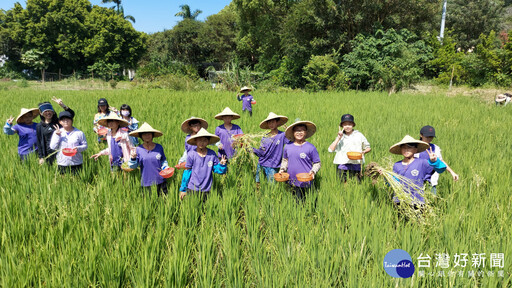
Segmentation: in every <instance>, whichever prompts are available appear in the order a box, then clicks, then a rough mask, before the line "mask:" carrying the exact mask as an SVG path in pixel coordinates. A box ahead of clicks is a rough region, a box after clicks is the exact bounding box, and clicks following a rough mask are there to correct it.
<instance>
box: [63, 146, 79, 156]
mask: <svg viewBox="0 0 512 288" xmlns="http://www.w3.org/2000/svg"><path fill="white" fill-rule="evenodd" d="M76 152H77V151H76V148H64V149H62V154H64V156H68V157H73V156H75V155H76Z"/></svg>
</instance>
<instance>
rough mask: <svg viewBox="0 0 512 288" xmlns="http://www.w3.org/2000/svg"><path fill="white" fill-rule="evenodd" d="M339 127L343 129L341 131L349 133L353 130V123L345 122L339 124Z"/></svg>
mask: <svg viewBox="0 0 512 288" xmlns="http://www.w3.org/2000/svg"><path fill="white" fill-rule="evenodd" d="M341 127H342V128H343V131H345V132H347V133H350V132H352V130H353V129H354V123H352V122H348V121H345V122H343V123H341Z"/></svg>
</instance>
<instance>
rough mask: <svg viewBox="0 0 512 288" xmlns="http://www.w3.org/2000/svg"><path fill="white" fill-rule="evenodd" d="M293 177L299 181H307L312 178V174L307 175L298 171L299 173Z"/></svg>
mask: <svg viewBox="0 0 512 288" xmlns="http://www.w3.org/2000/svg"><path fill="white" fill-rule="evenodd" d="M295 177H296V178H297V180H299V181H300V182H309V181H311V180H313V176H311V175H309V173H299V174H297V175H295Z"/></svg>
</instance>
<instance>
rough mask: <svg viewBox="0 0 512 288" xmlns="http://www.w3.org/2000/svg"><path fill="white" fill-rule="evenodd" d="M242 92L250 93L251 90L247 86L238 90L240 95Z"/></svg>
mask: <svg viewBox="0 0 512 288" xmlns="http://www.w3.org/2000/svg"><path fill="white" fill-rule="evenodd" d="M244 91H252V89H251V88H249V87H247V86H244V87H242V88H240V93H243V92H244Z"/></svg>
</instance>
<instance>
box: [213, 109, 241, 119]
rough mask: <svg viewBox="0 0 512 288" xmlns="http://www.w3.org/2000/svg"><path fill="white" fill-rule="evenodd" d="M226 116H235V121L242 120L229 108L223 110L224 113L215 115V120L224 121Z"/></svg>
mask: <svg viewBox="0 0 512 288" xmlns="http://www.w3.org/2000/svg"><path fill="white" fill-rule="evenodd" d="M224 116H233V120H235V119H239V118H240V115H238V114H236V113H235V112H233V111H232V110H231V109H229V107H226V108H224V110H222V112H220V113H219V114H217V115H215V119H217V120H222V117H224Z"/></svg>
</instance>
